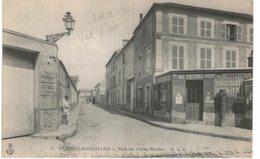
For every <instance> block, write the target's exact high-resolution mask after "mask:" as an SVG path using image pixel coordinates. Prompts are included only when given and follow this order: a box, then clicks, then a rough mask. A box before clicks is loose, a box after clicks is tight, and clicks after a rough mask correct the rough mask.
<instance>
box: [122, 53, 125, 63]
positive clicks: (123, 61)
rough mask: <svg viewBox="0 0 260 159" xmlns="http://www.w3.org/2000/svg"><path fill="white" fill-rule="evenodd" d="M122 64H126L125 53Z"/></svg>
mask: <svg viewBox="0 0 260 159" xmlns="http://www.w3.org/2000/svg"><path fill="white" fill-rule="evenodd" d="M122 59H123V60H122V64H125V54H123V57H122Z"/></svg>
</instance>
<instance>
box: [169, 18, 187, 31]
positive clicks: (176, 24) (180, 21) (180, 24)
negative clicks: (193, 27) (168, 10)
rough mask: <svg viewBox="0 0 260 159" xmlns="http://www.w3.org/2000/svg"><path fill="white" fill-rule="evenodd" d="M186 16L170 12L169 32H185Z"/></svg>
mask: <svg viewBox="0 0 260 159" xmlns="http://www.w3.org/2000/svg"><path fill="white" fill-rule="evenodd" d="M186 24H187V16H184V15H178V14H170V33H173V34H181V35H184V34H186Z"/></svg>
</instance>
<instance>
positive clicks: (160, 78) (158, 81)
mask: <svg viewBox="0 0 260 159" xmlns="http://www.w3.org/2000/svg"><path fill="white" fill-rule="evenodd" d="M169 81H171V76H170V75H168V76H163V77H157V83H164V82H169Z"/></svg>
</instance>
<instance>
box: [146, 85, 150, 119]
mask: <svg viewBox="0 0 260 159" xmlns="http://www.w3.org/2000/svg"><path fill="white" fill-rule="evenodd" d="M145 114H151V86H146V87H145Z"/></svg>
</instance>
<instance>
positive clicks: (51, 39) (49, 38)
mask: <svg viewBox="0 0 260 159" xmlns="http://www.w3.org/2000/svg"><path fill="white" fill-rule="evenodd" d="M64 35H68V36H69V35H70V31H68V32H64V33H58V34H52V35H46V41H48V42H50V43H55V42H56V41H58V40H59V39H60V38H62V37H63V36H64Z"/></svg>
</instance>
